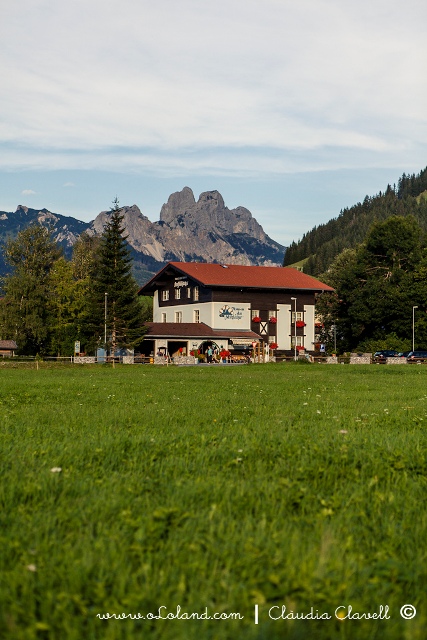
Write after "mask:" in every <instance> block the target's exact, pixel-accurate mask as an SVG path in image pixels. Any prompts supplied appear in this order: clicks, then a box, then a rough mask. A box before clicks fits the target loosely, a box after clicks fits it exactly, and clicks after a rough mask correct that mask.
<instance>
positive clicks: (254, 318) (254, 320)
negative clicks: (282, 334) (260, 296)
mask: <svg viewBox="0 0 427 640" xmlns="http://www.w3.org/2000/svg"><path fill="white" fill-rule="evenodd" d="M252 322H261V318H260V317H259V316H254V317H253V318H252Z"/></svg>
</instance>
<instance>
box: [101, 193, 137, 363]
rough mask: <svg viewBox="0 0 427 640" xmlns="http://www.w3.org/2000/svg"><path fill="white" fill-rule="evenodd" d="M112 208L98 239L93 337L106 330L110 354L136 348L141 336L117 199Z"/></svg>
mask: <svg viewBox="0 0 427 640" xmlns="http://www.w3.org/2000/svg"><path fill="white" fill-rule="evenodd" d="M113 205H114V206H113V208H112V209H111V216H110V219H109V221H108V223H107V224H106V225H105V227H104V232H103V234H102V236H101V246H100V249H99V262H98V272H97V274H96V276H95V301H96V309H95V315H96V317H97V327H96V329H97V331H96V333H97V334H98V335H99V336H103V335H104V329H105V328H106V329H107V343H110V346H111V351H112V353H114V352H115V351H116V349H117V348H120V347H133V346H136V345H137V344H138V343H139V342H140V341H141V340H142V335H143V333H144V331H143V327H142V313H141V305H140V302H139V300H138V285H137V283H136V281H135V279H134V277H133V275H132V271H131V263H132V259H131V256H130V250H129V246H128V243H127V241H126V238H127V236H125V235H124V232H125V227H124V226H123V219H124V216H123V214H122V213H121V209H120V207H119V202H118V200H117V198H116V199H115V200H114V201H113ZM105 310H106V314H105ZM105 320H106V323H105V325H104V322H105Z"/></svg>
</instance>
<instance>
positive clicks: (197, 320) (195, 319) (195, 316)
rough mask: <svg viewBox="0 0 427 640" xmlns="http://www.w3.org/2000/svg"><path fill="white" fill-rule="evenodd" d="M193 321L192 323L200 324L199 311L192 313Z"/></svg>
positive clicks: (195, 310)
mask: <svg viewBox="0 0 427 640" xmlns="http://www.w3.org/2000/svg"><path fill="white" fill-rule="evenodd" d="M193 320H194V322H200V311H199V310H198V309H194V311H193Z"/></svg>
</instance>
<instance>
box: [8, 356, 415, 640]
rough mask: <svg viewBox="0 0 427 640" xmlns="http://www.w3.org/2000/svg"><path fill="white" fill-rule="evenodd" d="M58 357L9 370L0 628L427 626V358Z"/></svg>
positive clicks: (75, 635) (382, 632)
mask: <svg viewBox="0 0 427 640" xmlns="http://www.w3.org/2000/svg"><path fill="white" fill-rule="evenodd" d="M45 366H46V365H43V366H42V367H41V368H40V370H38V371H36V370H34V369H33V370H30V369H18V368H16V369H12V368H9V367H7V366H4V367H1V368H0V415H1V418H0V419H1V430H0V434H1V465H2V482H1V529H0V535H1V553H0V563H1V595H0V609H1V619H0V636H1V637H2V638H7V639H11V640H16V639H19V640H21V639H22V640H32V639H37V640H38V639H41V640H47V639H49V640H53V639H55V640H71V639H72V640H91V639H102V640H103V639H107V640H115V639H122V638H123V639H125V638H132V639H134V638H135V639H145V638H150V639H151V638H153V639H164V640H196V639H202V640H205V639H206V640H213V639H218V640H228V639H230V640H231V639H233V640H234V639H238V640H240V639H244V640H261V639H265V640H276V639H279V638H290V639H293V640H295V639H301V640H302V639H303V638H304V639H307V638H308V639H309V640H310V639H311V638H315V639H325V640H330V639H334V638H343V639H348V640H354V639H359V638H360V639H362V638H363V640H372V639H374V638H375V639H376V638H378V639H383V638H385V639H393V640H394V639H396V640H402V639H403V640H414V639H415V640H417V639H419V640H422V639H423V638H425V637H426V628H427V601H426V586H427V563H426V554H427V549H426V547H427V545H426V540H427V507H426V489H427V435H426V425H427V385H426V382H427V367H423V366H403V367H387V366H382V367H381V366H363V365H361V366H352V367H350V366H327V365H305V366H303V365H298V364H277V365H273V364H272V365H249V366H237V367H221V366H212V367H211V368H209V367H197V366H196V367H188V368H176V367H169V368H156V367H153V366H149V365H147V366H128V367H126V366H122V367H116V368H115V369H112V368H110V367H107V366H103V365H98V366H93V367H92V366H88V367H85V366H75V367H72V366H71V365H70V366H69V367H63V368H60V367H59V368H58V367H46V368H44V367H45ZM58 468H60V469H61V471H58V470H55V469H58ZM52 469H53V471H52ZM407 604H411V605H414V606H415V607H416V609H417V615H416V617H415V618H413V619H411V620H405V619H403V618H402V617H401V615H400V613H399V612H400V609H401V607H402V606H403V605H407ZM255 605H258V612H259V618H258V624H255V618H254V615H255ZM282 605H283V606H286V612H285V615H287V614H289V613H290V612H291V611H293V612H294V615H295V614H296V613H298V614H300V615H301V614H303V615H306V616H307V615H308V614H309V613H310V610H311V608H312V611H313V614H312V615H313V617H315V616H316V615H317V617H318V618H320V616H321V615H322V614H328V615H329V616H330V618H329V619H314V620H309V619H303V620H301V619H300V620H290V619H281V618H280V619H273V618H277V617H278V616H279V614H280V613H281V612H282ZM349 605H351V607H352V614H351V615H352V616H353V618H350V617H347V619H345V620H343V621H340V620H338V619H337V618H336V616H335V613H334V612H335V610H336V609H337V608H338V607H342V608H341V609H339V612H340V613H343V614H347V613H348V608H347V607H348V606H349ZM178 606H179V607H181V616H182V614H187V615H189V614H191V613H198V614H199V615H201V614H203V613H205V615H206V608H207V614H208V615H210V616H213V615H214V613H222V614H226V615H229V614H230V613H239V614H240V616H241V619H221V620H213V619H212V620H204V619H189V620H186V619H184V618H185V615H184V617H181V619H166V620H164V619H148V616H147V614H148V613H150V612H151V613H152V614H155V615H156V616H157V615H159V613H158V612H159V607H164V608H163V609H161V614H162V616H166V614H167V613H170V614H174V615H176V613H177V607H178ZM381 606H383V609H382V610H381V609H380V607H381ZM386 606H388V607H389V609H388V610H386V609H385V607H386ZM316 611H317V614H316ZM380 611H382V612H383V614H384V613H385V612H386V611H388V614H387V619H377V620H372V619H370V620H366V619H360V620H358V619H355V617H354V614H355V612H356V613H359V614H361V613H378V612H380ZM269 612H270V613H269ZM107 613H109V614H110V616H111V615H112V614H122V613H123V614H126V615H128V614H133V615H134V616H137V615H138V613H139V614H140V615H141V616H145V618H141V619H131V618H126V619H122V620H119V619H113V618H110V619H101V618H100V617H98V614H99V615H104V614H107ZM383 617H385V615H383Z"/></svg>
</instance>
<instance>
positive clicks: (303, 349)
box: [296, 344, 305, 351]
mask: <svg viewBox="0 0 427 640" xmlns="http://www.w3.org/2000/svg"><path fill="white" fill-rule="evenodd" d="M296 349H297V351H305V347H304V346H303V345H302V344H298V345H297V347H296Z"/></svg>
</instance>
